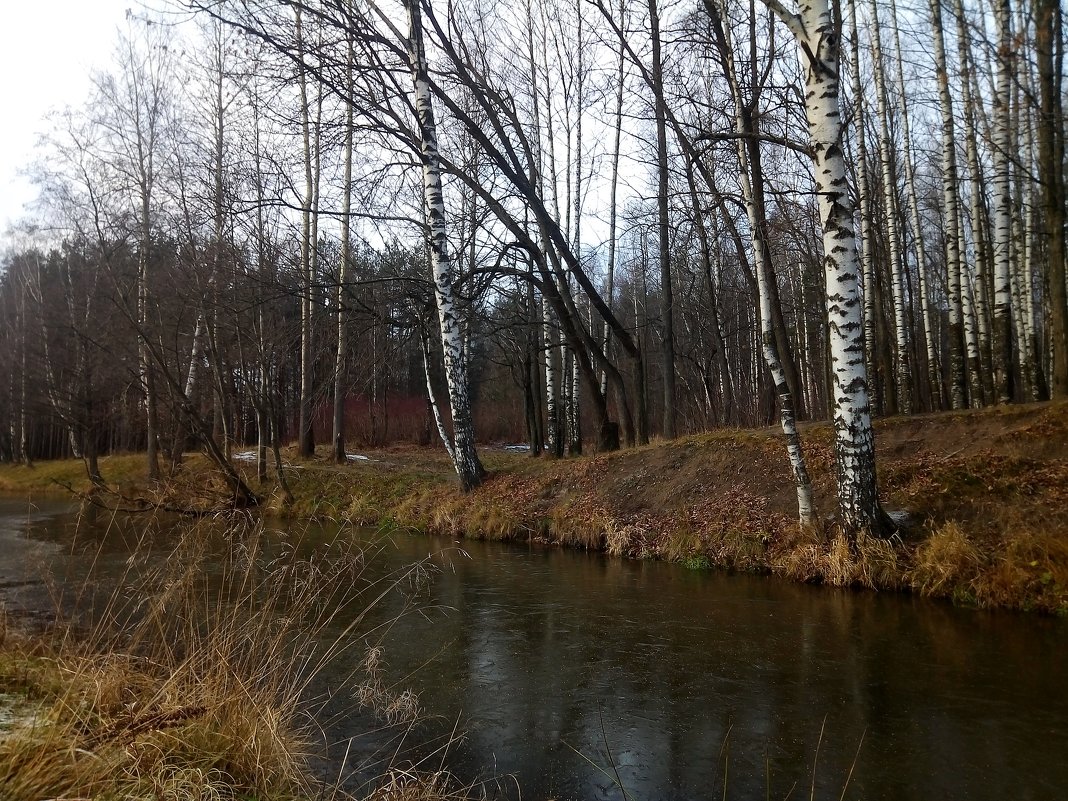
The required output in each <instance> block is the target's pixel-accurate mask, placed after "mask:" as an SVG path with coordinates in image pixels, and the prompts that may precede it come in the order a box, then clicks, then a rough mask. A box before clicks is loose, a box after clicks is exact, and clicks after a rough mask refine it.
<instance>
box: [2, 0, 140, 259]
mask: <svg viewBox="0 0 1068 801" xmlns="http://www.w3.org/2000/svg"><path fill="white" fill-rule="evenodd" d="M129 7H136V0H8V1H7V2H5V3H4V21H3V24H0V109H2V110H3V111H2V112H0V113H2V119H0V244H3V243H4V242H5V241H6V240H7V232H8V229H9V227H10V225H11V224H12V223H13V222H15V221H16V220H17V219H18V218H19V217H21V216H22V215H23V214H24V210H23V205H24V204H25V203H28V202H30V201H32V200H33V199H34V198H35V197H36V192H35V191H34V188H33V186H32V184H31V183H30V182H29V181H28V180H26V179H25V178H22V177H19V171H20V170H22V169H23V168H25V167H26V166H27V165H28V164H29V163H30V162H31V161H32V160H33V157H34V154H33V148H34V144H35V143H36V141H37V137H38V135H39V134H40V133H41V132H42V131H43V130H44V127H45V124H46V123H45V122H44V119H43V117H44V115H45V114H46V113H47V112H48V110H49V109H52V108H60V107H62V106H64V105H67V104H72V105H73V104H77V103H80V102H81V101H83V100H84V99H85V97H86V95H87V93H88V88H89V72H90V70H91V69H92V68H94V67H103V66H105V65H106V63H107V60H108V58H109V57H110V54H111V52H112V48H113V46H114V43H115V38H116V30H117V29H118V27H119V25H121V24H122V22H123V20H124V18H125V15H126V9H127V8H129Z"/></svg>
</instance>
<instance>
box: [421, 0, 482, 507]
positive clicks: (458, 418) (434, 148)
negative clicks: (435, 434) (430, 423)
mask: <svg viewBox="0 0 1068 801" xmlns="http://www.w3.org/2000/svg"><path fill="white" fill-rule="evenodd" d="M405 6H406V9H407V12H408V32H409V37H408V42H407V44H408V53H409V60H410V67H411V73H412V84H413V101H414V103H413V105H414V107H415V115H416V120H417V124H418V130H419V139H420V146H421V147H420V160H421V162H422V167H423V201H424V211H425V214H426V228H427V241H428V245H429V250H430V269H431V273H432V278H433V282H434V300H435V303H436V305H437V310H438V323H439V327H440V332H441V346H442V353H443V361H444V366H445V381H446V384H447V386H448V392H449V407H450V410H451V412H452V428H453V436H452V452H451V453H450V455H451V457H452V461H453V466H454V467H455V468H456V474H457V476H459V479H460V487H461V488H462V489H463V490H464V491H465V492H467V491H469V490H472V489H474V488H475V487H477V486H478V485H479V484H480V483H481V482H482V479H483V477H484V475H485V471H484V470H483V468H482V463H481V462H480V461H479V458H478V453H477V452H476V450H475V430H474V420H473V418H472V415H471V401H470V397H469V395H468V380H467V370H466V366H467V364H466V359H465V358H464V347H463V331H462V319H461V315H460V309H459V306H458V304H457V298H456V296H455V293H454V291H453V282H454V276H453V267H452V260H451V258H450V255H449V246H448V239H447V236H446V225H445V198H444V193H443V189H442V181H441V163H440V160H439V155H438V134H437V123H436V121H435V117H434V105H433V102H432V96H431V91H430V82H429V78H428V66H427V59H426V50H425V45H424V40H423V21H422V8H421V4H420V0H405Z"/></svg>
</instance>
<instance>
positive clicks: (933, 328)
mask: <svg viewBox="0 0 1068 801" xmlns="http://www.w3.org/2000/svg"><path fill="white" fill-rule="evenodd" d="M1061 15H1062V12H1061V8H1060V5H1059V3H1058V2H1057V0H991V2H986V1H985V0H983V1H982V2H979V0H967V2H965V0H946V1H945V2H944V3H943V2H942V1H941V0H931V3H930V4H925V3H918V4H917V3H915V0H910V4H909V5H907V6H906V5H905V4H901V5H899V6H895V4H894V2H890V3H882V2H874V0H840V2H830V3H828V2H827V0H801V3H800V5H799V6H798V7H797V8H796V9H794V8H791V7H787V4H783V3H781V2H779V0H751V1H750V2H749V3H728V2H725V0H703V2H696V1H692V2H660V1H659V0H646V2H641V3H639V2H625V0H618V1H616V0H575V2H571V3H565V2H557V0H540V1H539V2H533V0H522V1H521V2H518V3H494V2H490V1H489V0H461V1H460V2H453V3H448V4H446V3H434V2H432V1H431V0H405V1H404V2H400V3H393V2H389V3H381V4H378V3H376V2H372V1H371V0H360V1H359V2H356V0H329V2H311V0H308V1H307V2H305V1H304V0H190V3H189V5H188V6H185V7H176V8H172V9H170V10H169V11H168V12H166V13H164V14H163V15H162V16H153V17H151V18H149V17H145V16H143V15H139V14H128V18H127V20H126V21H125V22H124V24H123V25H122V27H121V31H120V33H119V36H118V41H117V44H116V47H115V56H114V60H113V64H112V65H111V67H110V68H109V69H108V70H105V71H102V72H100V73H98V74H95V75H94V76H93V81H92V83H93V90H92V94H91V96H90V97H88V98H86V101H85V103H84V105H82V106H79V107H76V108H69V109H63V110H59V111H57V112H56V113H55V114H54V115H53V116H52V117H51V118H50V119H49V120H47V122H46V124H45V127H46V131H47V132H46V134H45V136H44V138H43V141H42V143H41V147H40V159H39V162H38V163H37V164H36V165H34V166H33V168H32V169H33V171H34V175H35V176H36V178H37V180H38V182H39V184H40V187H41V191H42V196H41V197H42V199H41V202H40V204H39V206H38V207H37V209H36V210H35V214H34V216H33V217H32V219H30V220H28V221H27V223H26V225H25V227H24V228H23V229H22V230H21V231H20V232H18V236H17V246H16V247H15V248H13V249H12V250H11V251H9V252H8V253H7V254H5V256H4V262H3V273H2V277H0V304H2V307H3V312H2V318H0V319H2V326H0V339H2V345H0V360H2V371H0V375H3V376H4V384H3V386H0V418H2V419H3V425H2V428H0V456H2V458H3V459H5V460H10V461H20V460H21V461H26V462H30V461H32V460H34V459H45V458H53V457H60V456H71V455H73V456H76V457H79V458H82V459H84V460H85V463H86V466H87V469H88V471H89V474H90V476H91V477H93V478H94V479H95V480H100V481H103V480H104V479H106V476H101V471H100V466H99V463H98V461H97V459H98V457H99V455H101V454H105V453H110V452H116V451H127V450H143V451H146V452H147V459H148V471H149V475H150V477H153V478H156V477H162V476H164V475H166V474H167V473H168V472H169V471H173V470H177V469H179V468H180V464H181V458H182V452H183V451H185V450H188V449H191V448H203V449H206V451H207V452H208V454H209V455H210V456H211V457H212V458H213V459H214V460H215V461H216V463H217V464H218V465H219V466H220V468H221V469H223V470H224V471H225V472H226V475H227V476H229V478H230V480H231V482H232V484H233V487H234V490H235V494H236V496H237V497H238V499H239V500H242V501H243V502H246V503H251V502H255V500H256V496H255V493H254V492H253V491H252V490H251V489H250V488H249V487H248V486H247V485H246V484H245V482H244V481H243V480H242V478H241V476H240V475H239V473H238V472H237V471H236V470H234V468H233V467H231V466H230V465H231V463H232V456H233V453H234V451H235V450H237V449H240V448H245V447H251V446H254V447H255V453H256V455H257V460H256V463H257V472H258V474H259V476H260V477H261V479H264V478H266V477H267V476H268V473H269V471H271V470H274V469H276V468H277V469H279V470H280V469H281V456H280V448H281V447H282V446H285V445H286V444H287V443H292V442H296V443H297V444H298V448H299V451H300V453H301V454H302V455H304V456H308V455H310V454H312V453H313V452H317V453H319V454H320V455H325V454H332V456H333V458H336V459H338V460H341V461H343V460H344V459H345V458H346V451H347V450H351V449H352V448H354V447H358V448H362V447H368V446H372V447H373V446H379V445H385V444H389V443H396V442H419V443H424V444H427V443H430V442H431V441H432V440H442V441H444V443H445V446H446V447H447V448H448V449H449V452H450V454H451V455H452V456H453V459H454V462H455V464H456V467H457V472H458V474H459V476H460V480H461V484H462V486H463V487H465V488H471V487H473V486H475V485H476V484H478V482H479V481H480V479H481V476H482V473H483V471H482V467H481V465H480V464H479V461H478V457H477V453H476V450H475V443H476V442H478V443H490V442H503V441H511V442H515V441H527V442H529V445H530V449H531V453H532V455H535V456H537V455H542V454H545V455H547V456H557V457H562V456H565V455H567V454H576V453H580V452H582V451H584V450H604V449H612V448H617V447H621V446H622V447H630V446H634V445H636V444H642V443H646V442H648V441H649V439H650V438H652V437H665V438H671V437H675V436H678V435H681V434H685V433H687V432H694V431H701V430H706V429H709V428H711V427H715V426H754V425H766V424H769V423H773V422H776V421H778V422H780V423H781V425H782V428H783V431H784V434H785V436H786V440H787V445H788V454H789V458H790V459H791V462H792V464H793V467H794V475H795V477H796V480H797V485H798V500H799V511H800V517H801V519H802V521H805V520H806V519H807V518H808V516H809V515H811V497H810V491H809V490H808V480H807V473H806V470H805V465H804V458H803V442H801V440H800V439H799V437H798V433H797V430H796V425H795V421H796V420H798V419H801V420H805V419H816V420H820V419H831V420H833V422H834V426H835V431H836V452H837V455H838V475H839V504H840V511H841V515H842V520H843V522H844V523H845V524H846V525H847V526H851V527H859V528H864V527H867V528H879V527H881V526H882V525H883V524H884V522H885V518H884V516H883V515H882V513H881V511H880V510H879V505H878V500H877V494H876V490H875V465H874V456H873V451H872V437H871V425H870V415H871V414H875V415H892V414H915V413H921V412H925V411H930V410H939V409H963V408H969V407H971V408H975V407H980V406H985V405H989V404H999V403H1009V402H1024V401H1033V400H1039V399H1044V398H1048V397H1065V396H1068V306H1066V299H1065V298H1066V279H1065V151H1064V132H1065V130H1066V124H1065V122H1066V121H1065V119H1064V112H1063V108H1062V98H1063V90H1064V86H1063V76H1064V65H1063V49H1064V29H1063V24H1062V18H1061Z"/></svg>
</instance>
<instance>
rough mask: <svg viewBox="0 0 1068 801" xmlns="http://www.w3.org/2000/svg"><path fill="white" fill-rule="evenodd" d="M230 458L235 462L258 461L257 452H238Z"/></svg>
mask: <svg viewBox="0 0 1068 801" xmlns="http://www.w3.org/2000/svg"><path fill="white" fill-rule="evenodd" d="M230 458H232V459H233V460H234V461H235V462H254V461H256V451H238V452H237V453H235V454H233V456H231V457H230Z"/></svg>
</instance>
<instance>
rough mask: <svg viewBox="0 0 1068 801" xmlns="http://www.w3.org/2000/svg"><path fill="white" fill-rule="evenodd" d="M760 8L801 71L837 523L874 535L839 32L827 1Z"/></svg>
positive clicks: (770, 0)
mask: <svg viewBox="0 0 1068 801" xmlns="http://www.w3.org/2000/svg"><path fill="white" fill-rule="evenodd" d="M763 2H764V3H765V4H766V5H767V6H768V7H769V8H771V9H772V10H773V11H774V12H775V14H776V15H777V16H778V17H779V19H781V20H782V22H783V23H784V24H785V25H786V27H787V28H788V29H789V31H790V32H791V33H792V34H793V36H794V38H795V39H796V40H797V44H798V48H799V49H800V51H801V60H802V65H803V69H804V72H805V112H806V115H807V117H808V129H809V141H810V145H811V152H812V162H813V168H814V172H815V177H816V197H817V205H818V207H819V214H820V222H821V225H822V228H823V251H824V254H823V269H824V278H825V280H826V286H827V295H826V312H827V324H828V329H829V336H828V338H829V340H830V356H831V377H832V379H831V380H832V390H833V397H832V401H831V417H832V422H833V425H834V444H835V457H836V462H837V489H838V492H837V494H838V510H839V516H840V519H841V523H842V525H843V526H844V527H845V529H846V530H847V531H849V532H853V533H855V532H857V531H869V532H872V533H881V532H882V531H883V530H884V529H885V528H886V523H887V521H886V516H885V513H884V512H883V511H882V509H881V507H880V506H879V495H878V489H877V486H876V476H875V438H874V435H873V433H872V426H871V409H870V407H869V403H868V375H867V370H866V368H865V365H864V320H863V310H862V300H861V293H860V275H859V269H860V265H859V263H858V260H857V240H856V233H855V231H854V228H853V199H852V195H851V194H850V191H849V183H848V180H847V178H846V168H845V159H844V157H843V150H842V135H843V128H842V120H841V110H840V101H839V78H838V75H839V72H838V70H839V30H840V26H839V24H838V20H836V19H835V17H834V15H833V14H832V13H831V6H830V2H829V0H802V2H801V3H800V4H799V6H798V11H797V12H796V13H795V12H792V11H790V10H789V9H787V8H786V6H784V5H783V4H782V3H781V2H779V0H763Z"/></svg>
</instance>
